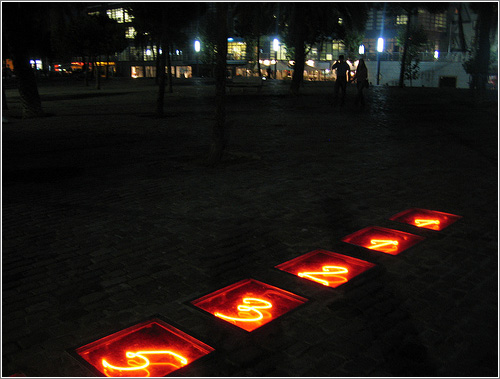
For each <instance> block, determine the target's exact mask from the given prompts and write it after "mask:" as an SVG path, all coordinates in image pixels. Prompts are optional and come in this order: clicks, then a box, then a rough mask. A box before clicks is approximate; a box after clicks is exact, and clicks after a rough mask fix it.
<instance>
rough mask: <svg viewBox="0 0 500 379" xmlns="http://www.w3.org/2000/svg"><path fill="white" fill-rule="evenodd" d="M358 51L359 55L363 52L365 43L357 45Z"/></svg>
mask: <svg viewBox="0 0 500 379" xmlns="http://www.w3.org/2000/svg"><path fill="white" fill-rule="evenodd" d="M358 53H359V55H364V54H365V45H359V49H358Z"/></svg>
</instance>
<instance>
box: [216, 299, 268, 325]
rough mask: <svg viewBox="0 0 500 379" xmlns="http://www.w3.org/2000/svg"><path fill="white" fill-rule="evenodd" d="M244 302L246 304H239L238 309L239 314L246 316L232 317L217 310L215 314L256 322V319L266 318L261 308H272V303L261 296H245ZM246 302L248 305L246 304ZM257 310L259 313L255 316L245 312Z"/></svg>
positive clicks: (234, 319) (221, 316)
mask: <svg viewBox="0 0 500 379" xmlns="http://www.w3.org/2000/svg"><path fill="white" fill-rule="evenodd" d="M255 302H257V303H260V304H264V305H249V304H252V303H255ZM243 303H244V304H239V305H238V307H237V309H238V316H244V317H231V316H226V315H223V314H222V313H219V312H215V313H214V315H215V316H217V317H220V318H223V319H225V320H230V321H242V322H255V321H260V320H262V319H263V318H264V315H263V314H262V312H261V311H259V309H269V308H272V306H273V305H272V303H270V302H269V301H266V300H262V299H259V298H255V297H244V298H243ZM245 304H246V305H245ZM252 311H253V312H256V313H257V315H256V316H255V317H252V316H251V315H249V314H248V313H245V312H252Z"/></svg>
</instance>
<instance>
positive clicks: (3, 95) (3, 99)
mask: <svg viewBox="0 0 500 379" xmlns="http://www.w3.org/2000/svg"><path fill="white" fill-rule="evenodd" d="M7 109H9V106H8V105H7V96H5V88H4V87H3V86H2V110H4V111H5V110H7Z"/></svg>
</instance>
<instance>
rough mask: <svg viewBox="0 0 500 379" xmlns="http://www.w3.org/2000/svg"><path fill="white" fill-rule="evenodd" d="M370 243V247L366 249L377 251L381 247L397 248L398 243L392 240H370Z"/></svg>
mask: <svg viewBox="0 0 500 379" xmlns="http://www.w3.org/2000/svg"><path fill="white" fill-rule="evenodd" d="M370 243H371V244H372V246H369V247H368V249H378V248H381V247H385V248H391V249H396V247H397V246H398V241H393V240H371V241H370Z"/></svg>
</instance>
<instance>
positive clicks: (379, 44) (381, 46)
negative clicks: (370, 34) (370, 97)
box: [377, 37, 384, 85]
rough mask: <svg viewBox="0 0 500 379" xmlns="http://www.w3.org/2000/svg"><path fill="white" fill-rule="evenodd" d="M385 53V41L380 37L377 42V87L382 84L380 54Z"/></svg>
mask: <svg viewBox="0 0 500 379" xmlns="http://www.w3.org/2000/svg"><path fill="white" fill-rule="evenodd" d="M383 51H384V39H383V38H382V37H380V38H379V39H378V41H377V85H379V84H380V53H381V52H383Z"/></svg>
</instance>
